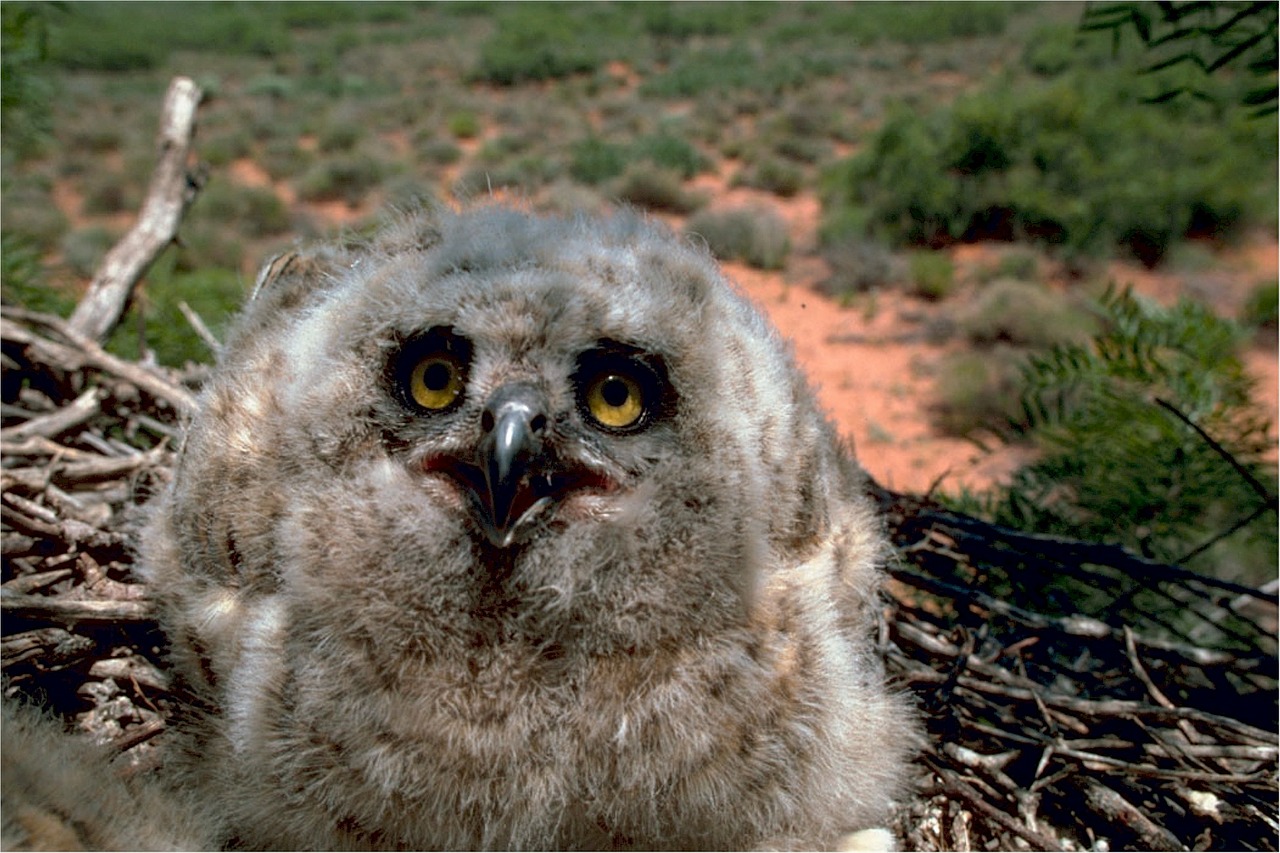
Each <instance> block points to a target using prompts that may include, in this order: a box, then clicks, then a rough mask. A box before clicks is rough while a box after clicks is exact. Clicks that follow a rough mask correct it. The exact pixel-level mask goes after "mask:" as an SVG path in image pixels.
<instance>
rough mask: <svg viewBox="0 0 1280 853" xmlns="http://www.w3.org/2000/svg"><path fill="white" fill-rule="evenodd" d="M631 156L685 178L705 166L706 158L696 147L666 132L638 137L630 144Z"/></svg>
mask: <svg viewBox="0 0 1280 853" xmlns="http://www.w3.org/2000/svg"><path fill="white" fill-rule="evenodd" d="M631 157H632V158H634V159H637V160H649V161H650V162H653V163H656V164H657V165H659V166H661V167H663V168H664V169H670V170H672V171H674V172H676V173H677V174H679V176H680V177H681V178H684V179H686V180H687V179H689V178H692V177H693V176H694V175H696V174H698V173H699V172H701V171H703V170H704V169H706V168H707V159H706V158H705V157H703V156H702V154H700V153H699V152H698V149H696V148H694V147H693V146H692V145H690V144H689V143H688V142H685V141H684V140H683V139H681V138H680V137H678V136H672V135H670V134H667V133H659V134H655V135H653V136H642V137H640V138H639V139H637V140H636V141H635V142H634V143H633V144H632V145H631Z"/></svg>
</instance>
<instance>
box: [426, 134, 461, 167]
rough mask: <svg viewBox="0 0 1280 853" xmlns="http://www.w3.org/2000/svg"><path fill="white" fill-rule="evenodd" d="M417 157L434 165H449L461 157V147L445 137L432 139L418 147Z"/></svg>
mask: <svg viewBox="0 0 1280 853" xmlns="http://www.w3.org/2000/svg"><path fill="white" fill-rule="evenodd" d="M419 157H420V158H421V159H422V160H423V161H424V162H427V163H431V164H432V165H435V166H449V165H452V164H453V163H457V162H458V161H459V160H461V159H462V149H461V148H459V147H458V146H457V145H455V144H454V143H452V142H450V141H449V140H447V139H432V140H429V141H427V142H425V143H423V144H422V146H421V147H420V148H419Z"/></svg>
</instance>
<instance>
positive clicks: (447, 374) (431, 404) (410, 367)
mask: <svg viewBox="0 0 1280 853" xmlns="http://www.w3.org/2000/svg"><path fill="white" fill-rule="evenodd" d="M470 363H471V347H470V345H469V344H468V343H467V341H466V339H465V338H462V337H460V336H458V335H457V334H455V333H454V332H453V330H452V329H449V328H447V327H436V328H432V329H430V330H428V331H427V332H425V333H424V334H422V335H419V336H417V337H414V338H411V339H410V340H409V341H408V342H407V343H406V344H405V345H404V346H403V347H401V349H400V353H399V354H398V355H397V356H396V359H395V383H396V388H397V391H398V393H399V395H400V397H401V399H403V400H404V402H405V403H406V404H408V405H409V406H411V407H413V408H414V409H417V410H418V411H422V412H431V413H441V412H447V411H450V410H452V409H454V408H456V407H457V406H458V405H459V404H461V402H462V400H463V399H464V398H465V397H466V383H467V368H468V367H469V366H470Z"/></svg>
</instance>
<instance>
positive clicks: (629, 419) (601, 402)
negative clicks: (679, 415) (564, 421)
mask: <svg viewBox="0 0 1280 853" xmlns="http://www.w3.org/2000/svg"><path fill="white" fill-rule="evenodd" d="M586 404H587V411H588V412H589V413H590V414H591V417H593V418H595V419H596V420H597V421H598V422H599V423H600V424H602V425H603V426H606V427H610V428H612V429H624V428H626V427H629V426H635V425H636V423H638V422H639V420H640V418H641V416H642V415H644V409H645V399H644V389H642V388H641V387H640V383H639V382H637V381H636V380H634V379H632V378H631V377H630V376H624V375H622V374H620V373H602V374H600V376H598V377H596V378H595V379H594V380H593V381H592V382H591V384H590V385H589V386H587V393H586Z"/></svg>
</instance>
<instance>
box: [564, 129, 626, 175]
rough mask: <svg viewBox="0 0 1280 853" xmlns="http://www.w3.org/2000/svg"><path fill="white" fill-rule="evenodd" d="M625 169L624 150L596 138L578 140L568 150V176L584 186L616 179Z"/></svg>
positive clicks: (622, 147) (621, 147) (589, 137)
mask: <svg viewBox="0 0 1280 853" xmlns="http://www.w3.org/2000/svg"><path fill="white" fill-rule="evenodd" d="M626 167H627V150H626V148H625V147H624V146H621V145H615V144H614V143H612V142H606V141H605V140H603V139H600V138H599V137H597V136H588V137H587V138H585V139H582V140H579V141H578V142H576V143H574V145H573V147H572V149H571V150H570V163H569V174H570V175H572V176H573V178H574V180H576V181H581V182H582V183H584V184H592V185H594V184H599V183H603V182H604V181H607V180H609V179H610V178H616V177H617V176H618V175H621V174H622V170H623V169H625V168H626Z"/></svg>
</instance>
